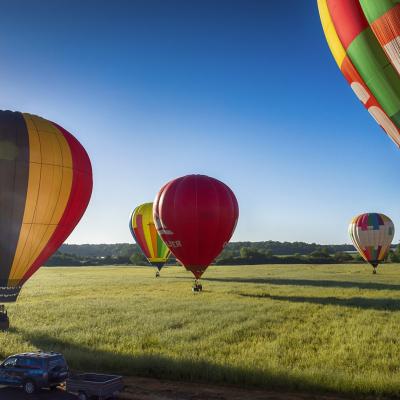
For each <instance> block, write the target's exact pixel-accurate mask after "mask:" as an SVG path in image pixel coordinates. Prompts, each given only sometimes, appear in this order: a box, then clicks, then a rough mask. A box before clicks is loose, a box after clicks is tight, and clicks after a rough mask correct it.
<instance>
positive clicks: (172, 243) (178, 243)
mask: <svg viewBox="0 0 400 400" xmlns="http://www.w3.org/2000/svg"><path fill="white" fill-rule="evenodd" d="M167 245H168V246H169V247H172V248H173V249H177V248H178V247H182V243H181V241H180V240H169V241H168V242H167Z"/></svg>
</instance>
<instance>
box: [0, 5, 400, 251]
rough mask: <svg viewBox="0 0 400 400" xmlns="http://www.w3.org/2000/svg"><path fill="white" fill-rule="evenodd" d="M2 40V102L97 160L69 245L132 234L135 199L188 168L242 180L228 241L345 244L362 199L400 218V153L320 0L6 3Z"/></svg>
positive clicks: (148, 197)
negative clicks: (344, 60) (51, 125)
mask: <svg viewBox="0 0 400 400" xmlns="http://www.w3.org/2000/svg"><path fill="white" fill-rule="evenodd" d="M0 46H1V54H2V57H1V63H0V88H1V92H0V99H1V105H0V106H1V108H2V109H11V110H18V111H24V112H30V113H34V114H38V115H41V116H43V117H45V118H48V119H51V120H53V121H55V122H57V123H59V124H60V125H62V126H64V127H65V128H66V129H67V130H69V131H70V132H71V133H73V134H74V135H75V136H76V137H77V138H78V139H79V140H80V142H81V143H82V144H83V145H84V146H85V148H86V149H87V151H88V153H89V155H90V157H91V160H92V165H93V171H94V192H93V196H92V200H91V203H90V205H89V208H88V210H87V212H86V214H85V216H84V218H83V219H82V221H81V223H80V224H79V226H78V227H77V228H76V230H75V232H74V233H73V234H72V235H71V236H70V238H69V239H68V242H69V243H115V242H127V241H131V240H132V239H131V237H130V233H129V230H128V226H127V224H128V216H129V213H130V211H131V209H132V208H134V207H135V206H136V205H138V204H140V203H142V202H146V201H152V200H153V199H154V197H155V194H156V193H157V191H158V189H159V188H160V187H161V186H162V185H163V184H164V183H166V182H167V181H169V180H171V179H173V178H175V177H178V176H181V175H186V174H190V173H203V174H207V175H210V176H213V177H216V178H218V179H220V180H222V181H224V182H225V183H227V184H228V185H229V186H230V187H231V188H232V190H233V191H234V192H235V193H236V195H237V198H238V201H239V206H240V213H241V214H240V219H239V224H238V226H237V230H236V233H235V236H234V238H233V240H254V241H255V240H281V241H284V240H287V241H295V240H298V241H308V242H318V243H343V242H349V239H348V236H347V225H348V222H349V220H350V218H351V217H352V216H353V215H355V214H358V213H361V212H366V211H379V212H384V213H386V214H387V215H388V216H390V217H391V218H392V219H393V221H394V223H395V225H396V223H397V224H400V202H399V193H400V189H399V187H398V185H397V183H398V169H399V165H400V150H397V148H396V147H395V145H394V144H393V143H392V142H391V141H390V140H389V139H388V138H387V137H386V135H385V134H384V133H383V131H382V130H381V129H380V128H379V126H377V124H376V123H375V122H374V121H373V119H372V118H371V117H370V116H369V114H368V113H367V111H366V110H364V108H363V107H362V105H361V104H360V103H359V101H358V100H357V99H356V97H355V96H354V94H353V93H352V91H351V89H350V88H349V87H348V85H347V83H346V81H345V79H344V78H343V77H342V75H341V73H340V71H339V70H338V68H337V66H336V64H335V63H334V60H333V58H332V56H331V54H330V52H329V50H328V47H327V45H326V42H325V38H324V36H323V33H322V29H321V26H320V22H319V17H318V11H317V5H316V1H310V0H290V1H285V2H281V1H267V0H218V1H216V0H115V1H101V0H85V1H82V0H57V1H54V0H40V1H39V0H36V1H29V0H24V1H22V0H13V1H8V2H2V4H1V13H0Z"/></svg>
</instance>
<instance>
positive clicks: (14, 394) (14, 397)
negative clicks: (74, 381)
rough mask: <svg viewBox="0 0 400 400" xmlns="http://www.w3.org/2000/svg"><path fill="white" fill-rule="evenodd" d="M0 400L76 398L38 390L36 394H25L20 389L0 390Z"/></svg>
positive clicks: (61, 392) (70, 399)
mask: <svg viewBox="0 0 400 400" xmlns="http://www.w3.org/2000/svg"><path fill="white" fill-rule="evenodd" d="M0 399H1V400H76V399H77V397H76V396H73V395H72V394H68V393H66V392H64V391H63V390H55V391H50V390H40V391H39V392H38V393H36V394H25V393H24V392H23V390H22V388H11V387H7V388H0Z"/></svg>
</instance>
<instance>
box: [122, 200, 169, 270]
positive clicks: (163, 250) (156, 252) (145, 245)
mask: <svg viewBox="0 0 400 400" xmlns="http://www.w3.org/2000/svg"><path fill="white" fill-rule="evenodd" d="M129 229H130V231H131V233H132V236H133V238H134V239H135V242H136V243H137V244H138V246H139V247H140V249H141V250H142V252H143V254H144V255H145V257H146V258H147V260H148V261H149V263H151V264H152V265H154V266H155V267H157V269H158V271H157V273H156V276H159V271H160V270H161V268H162V267H163V266H164V264H165V263H166V262H167V260H168V257H169V255H170V251H169V249H168V247H167V246H166V244H165V243H164V242H163V241H162V239H161V237H160V235H159V234H158V232H157V229H156V227H155V225H154V221H153V203H144V204H142V205H140V206H138V207H136V208H135V209H134V210H133V212H132V214H131V216H130V218H129Z"/></svg>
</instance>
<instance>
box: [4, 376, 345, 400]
mask: <svg viewBox="0 0 400 400" xmlns="http://www.w3.org/2000/svg"><path fill="white" fill-rule="evenodd" d="M125 385H126V389H125V391H124V393H122V394H121V396H120V399H125V400H242V399H250V400H348V398H346V397H338V396H335V395H317V394H307V393H290V392H273V391H266V390H254V389H241V388H237V387H234V386H214V385H206V384H197V383H184V382H172V381H159V380H157V379H149V378H136V377H131V378H125ZM0 400H76V397H75V396H73V395H70V394H68V393H65V392H64V391H63V390H57V391H55V392H50V391H48V390H42V391H40V392H39V393H38V394H35V395H32V396H28V395H25V394H24V393H23V392H22V390H21V389H16V388H0Z"/></svg>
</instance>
